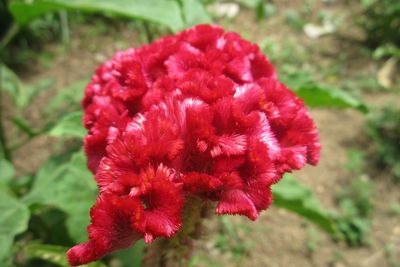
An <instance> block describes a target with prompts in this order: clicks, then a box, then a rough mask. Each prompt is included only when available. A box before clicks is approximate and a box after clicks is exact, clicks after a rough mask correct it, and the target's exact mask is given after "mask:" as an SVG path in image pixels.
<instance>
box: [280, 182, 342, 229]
mask: <svg viewBox="0 0 400 267" xmlns="http://www.w3.org/2000/svg"><path fill="white" fill-rule="evenodd" d="M272 192H273V196H274V205H276V206H278V207H281V208H284V209H287V210H290V211H292V212H294V213H297V214H299V215H300V216H302V217H304V218H305V219H307V220H309V221H310V222H312V223H315V224H317V225H318V226H320V227H321V228H322V229H324V230H325V231H327V232H328V233H330V234H335V233H336V228H335V225H334V221H333V219H332V217H331V215H330V214H329V213H327V212H324V211H323V210H321V208H320V206H319V203H318V200H317V199H316V198H315V196H314V195H313V193H312V191H311V190H310V189H308V188H307V187H305V186H304V185H302V184H300V183H299V182H298V181H296V180H295V179H294V178H293V177H292V176H290V175H285V176H284V177H283V178H282V180H281V181H280V182H279V183H277V184H276V185H273V186H272Z"/></svg>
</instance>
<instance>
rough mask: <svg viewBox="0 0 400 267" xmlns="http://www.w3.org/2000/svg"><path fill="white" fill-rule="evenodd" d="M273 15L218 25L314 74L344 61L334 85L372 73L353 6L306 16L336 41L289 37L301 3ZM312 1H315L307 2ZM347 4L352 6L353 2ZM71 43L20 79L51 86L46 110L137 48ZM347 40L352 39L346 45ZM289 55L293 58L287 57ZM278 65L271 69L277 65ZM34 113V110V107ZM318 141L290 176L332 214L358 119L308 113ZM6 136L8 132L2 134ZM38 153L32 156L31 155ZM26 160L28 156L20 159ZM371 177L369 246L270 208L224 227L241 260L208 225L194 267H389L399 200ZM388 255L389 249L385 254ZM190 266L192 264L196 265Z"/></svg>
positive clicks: (328, 7)
mask: <svg viewBox="0 0 400 267" xmlns="http://www.w3.org/2000/svg"><path fill="white" fill-rule="evenodd" d="M275 2H276V3H277V5H276V6H277V10H278V11H277V12H278V14H277V15H275V16H273V17H272V18H271V19H268V20H266V21H265V22H261V23H258V24H256V21H255V18H254V15H253V13H252V12H251V11H248V10H242V11H241V13H240V14H239V16H238V17H236V18H235V19H233V20H232V21H222V22H221V24H222V25H224V26H225V27H226V28H227V29H228V30H235V31H238V32H239V33H241V34H242V35H243V36H245V37H246V38H248V39H250V40H252V41H261V40H263V39H264V37H268V40H270V41H271V42H274V43H277V44H280V43H283V42H284V41H285V40H286V39H287V38H294V39H295V40H297V45H298V46H303V47H305V49H306V50H307V51H311V52H310V53H308V58H307V61H306V62H304V64H305V65H304V67H305V68H306V67H307V64H308V65H312V66H313V67H314V68H317V69H319V68H320V69H321V71H322V70H323V69H324V68H327V67H330V66H332V65H333V64H335V62H336V61H335V60H337V56H338V55H339V54H342V53H343V54H345V55H346V59H345V60H344V63H343V64H342V67H343V68H344V70H342V72H341V73H342V75H343V76H339V77H336V78H335V79H337V80H340V79H344V78H346V79H349V78H350V79H351V78H352V77H358V75H360V74H365V73H370V72H374V71H376V69H377V68H378V67H379V66H377V64H376V63H374V62H372V61H369V60H368V59H366V58H365V57H361V56H360V50H361V48H360V46H358V44H357V41H358V39H359V38H361V37H360V36H361V35H360V34H359V33H358V32H357V31H354V32H353V29H352V28H351V27H349V28H346V21H349V20H350V21H351V20H352V16H354V14H356V13H357V7H354V9H352V8H350V9H349V8H348V7H349V6H350V7H351V4H349V3H347V2H352V1H339V0H337V1H326V2H327V4H323V3H322V2H324V1H318V3H317V4H314V5H313V6H312V7H313V8H314V9H313V10H312V11H311V12H310V14H309V17H310V18H311V19H315V20H316V19H317V17H318V12H320V11H321V10H322V9H323V10H325V11H328V12H331V13H332V14H340V15H341V16H343V21H344V22H342V24H341V25H342V26H341V27H340V29H339V30H340V34H336V35H332V36H326V37H321V38H320V39H317V40H310V39H308V38H307V37H306V36H305V35H304V33H303V32H301V31H294V30H293V29H291V28H290V27H289V26H287V25H286V24H285V21H284V20H285V18H284V15H281V14H284V12H285V11H286V10H288V9H294V10H297V9H300V8H301V7H302V5H303V4H304V1H299V0H296V1H289V0H286V1H275ZM314 2H315V1H314ZM353 2H354V1H353ZM72 34H73V36H72V38H71V39H72V43H71V45H70V47H69V48H68V50H67V51H66V52H60V51H59V47H58V46H56V45H48V46H47V47H46V48H45V50H47V51H49V52H53V53H54V54H55V55H56V56H55V57H54V59H53V60H52V61H51V63H50V64H49V65H48V66H40V65H38V66H37V68H32V69H29V71H27V72H26V73H23V76H24V80H25V81H26V82H27V83H30V82H35V81H38V80H40V79H43V78H49V77H51V78H54V79H55V86H54V88H55V90H51V91H47V92H45V93H44V94H43V95H41V96H40V97H39V98H38V99H37V100H36V101H37V103H36V104H41V105H43V104H46V102H47V101H49V100H48V99H49V97H50V96H51V95H53V94H55V92H56V91H57V90H60V89H61V88H63V87H64V86H66V85H69V84H71V83H72V82H73V81H77V80H80V79H82V78H85V77H86V76H87V75H88V74H90V73H93V72H94V69H95V67H96V66H97V65H98V64H100V63H101V62H103V61H104V60H106V59H107V58H109V57H110V56H111V55H112V54H113V52H115V51H117V50H121V49H123V48H126V47H128V46H131V45H132V43H133V46H135V45H137V43H138V38H137V33H136V32H135V31H134V30H132V29H130V30H129V29H119V30H118V31H115V32H111V33H108V34H99V33H96V32H95V33H93V32H92V29H91V27H88V28H81V29H79V30H77V29H74V28H72ZM348 36H352V37H354V40H350V41H349V40H348ZM295 52H296V51H294V53H295ZM281 63H282V62H278V63H277V64H276V65H277V66H278V73H279V66H280V65H281ZM362 98H363V99H364V100H365V101H366V103H368V104H369V105H371V106H372V107H379V106H383V105H385V104H387V103H397V104H398V103H400V95H399V93H398V92H397V93H396V92H393V91H390V92H377V93H373V94H371V93H368V94H366V93H365V94H362ZM32 106H35V103H34V105H32ZM311 113H312V116H313V118H314V119H315V122H316V124H317V127H318V129H319V132H320V135H321V142H322V155H321V161H320V163H319V165H318V166H317V167H306V168H305V169H304V170H302V171H299V172H296V173H295V174H294V176H295V177H296V178H297V179H299V180H300V181H301V182H302V183H304V184H306V185H307V186H309V187H310V188H312V190H313V191H314V192H315V194H316V196H317V198H318V200H319V201H320V202H321V206H322V207H325V208H328V209H330V210H331V209H336V208H337V207H336V203H335V196H336V194H337V193H338V192H339V191H340V190H341V188H343V187H346V186H348V185H349V184H350V181H351V179H352V178H354V177H352V176H351V174H349V172H348V171H346V170H345V168H344V167H343V166H344V165H345V163H346V162H347V151H348V149H349V148H352V147H356V148H357V147H358V148H360V147H361V148H365V149H368V147H369V146H370V145H371V144H370V143H369V141H368V139H367V138H366V129H365V118H366V116H365V115H363V114H361V113H360V112H358V111H354V110H333V109H313V110H311ZM26 116H27V118H28V120H29V121H37V122H40V120H41V119H40V116H41V115H40V112H38V111H36V110H35V109H33V108H31V109H28V111H27V112H26ZM8 134H9V135H10V136H11V135H13V134H14V133H13V132H9V133H8ZM54 143H55V141H54V140H53V139H51V138H49V137H40V138H38V139H36V140H34V141H32V142H31V143H29V144H28V145H27V146H25V147H24V148H23V149H20V150H18V151H17V152H16V154H15V163H16V165H17V169H18V171H19V172H20V173H28V172H31V171H33V170H35V169H37V168H38V167H39V166H40V165H41V164H42V163H43V162H44V161H45V160H46V159H47V158H48V157H49V155H51V153H52V152H53V151H54V149H55V148H54ZM37 151H40V153H37ZM31 154H34V155H35V157H28V156H26V155H31ZM374 173H378V175H377V176H375V175H374V177H371V175H370V179H371V180H373V186H374V195H373V203H374V204H375V209H374V212H373V215H372V228H371V231H370V238H369V239H370V241H369V244H368V245H366V246H363V247H357V248H349V247H348V246H346V244H344V243H340V242H339V243H337V242H334V241H333V240H332V239H331V238H330V237H329V236H328V235H327V234H325V233H324V232H322V231H320V230H318V229H317V228H316V227H315V226H313V225H310V224H309V223H307V222H306V221H305V220H304V219H302V218H300V217H298V216H297V215H294V214H292V213H289V212H287V211H285V210H282V209H278V208H275V207H271V208H270V209H269V210H268V211H266V212H263V213H262V215H261V216H260V218H259V219H258V221H256V222H251V221H249V220H247V219H246V218H242V217H232V218H231V219H230V220H231V221H232V222H233V223H234V224H235V225H236V226H238V229H239V230H238V235H239V238H240V240H242V241H243V244H244V245H245V246H248V247H247V249H245V255H244V256H242V257H241V258H240V259H238V258H237V257H234V255H233V254H232V252H231V251H225V252H224V251H221V250H219V249H217V248H216V247H215V243H216V240H215V238H216V233H217V232H218V230H219V228H218V227H219V226H218V225H219V223H218V220H217V218H214V219H213V220H212V221H211V222H209V223H208V224H209V227H210V229H212V231H214V232H212V233H210V234H209V236H208V239H207V240H204V241H201V242H199V243H198V244H197V245H198V247H199V253H198V256H199V257H206V258H208V260H207V262H209V263H205V262H204V261H199V263H198V266H210V264H211V263H210V262H212V264H213V265H214V266H248V267H261V266H267V267H286V266H298V267H303V266H304V267H306V266H334V267H346V266H348V267H350V266H351V267H352V266H354V267H358V266H360V267H373V266H379V267H394V266H399V264H400V218H399V217H398V216H397V217H396V216H393V215H392V214H391V213H390V209H389V203H393V202H396V201H397V202H398V203H399V201H400V193H399V192H400V191H399V189H400V186H399V185H395V184H394V183H393V182H392V181H391V180H390V179H388V177H387V174H386V173H385V172H383V171H382V172H379V171H378V172H374ZM309 242H314V243H315V249H313V250H312V251H311V250H310V249H309V246H308V245H307V243H309ZM388 248H390V249H388ZM196 266H197V265H196Z"/></svg>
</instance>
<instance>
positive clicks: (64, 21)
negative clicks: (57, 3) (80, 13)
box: [58, 11, 70, 46]
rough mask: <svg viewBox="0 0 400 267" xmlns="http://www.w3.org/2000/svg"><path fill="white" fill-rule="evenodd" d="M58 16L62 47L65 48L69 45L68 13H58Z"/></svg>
mask: <svg viewBox="0 0 400 267" xmlns="http://www.w3.org/2000/svg"><path fill="white" fill-rule="evenodd" d="M58 15H59V17H60V25H61V40H62V42H63V44H64V46H67V45H69V43H70V31H69V25H68V13H67V12H66V11H60V12H59V13H58Z"/></svg>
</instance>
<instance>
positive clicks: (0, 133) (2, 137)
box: [0, 67, 12, 162]
mask: <svg viewBox="0 0 400 267" xmlns="http://www.w3.org/2000/svg"><path fill="white" fill-rule="evenodd" d="M2 81H3V73H2V68H1V67H0V148H1V152H2V154H3V155H2V156H3V157H4V158H5V159H6V160H8V161H10V162H11V161H12V155H11V150H10V149H9V148H8V145H7V137H6V133H5V131H4V125H3V108H2V107H3V105H2V103H3V94H2V86H3V83H2Z"/></svg>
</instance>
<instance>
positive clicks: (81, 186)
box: [24, 151, 98, 242]
mask: <svg viewBox="0 0 400 267" xmlns="http://www.w3.org/2000/svg"><path fill="white" fill-rule="evenodd" d="M49 188H51V190H48V189H49ZM97 194H98V191H97V186H96V183H95V182H94V180H93V175H92V174H91V173H90V172H89V170H88V169H87V167H86V158H85V156H84V153H83V151H79V152H76V153H75V154H73V156H72V157H71V159H70V161H68V162H67V163H64V164H61V165H60V164H59V163H58V162H57V161H56V160H49V161H48V162H47V163H46V164H45V165H44V166H43V167H42V168H41V169H40V171H39V173H38V175H37V177H36V179H35V183H34V185H33V188H32V190H31V192H29V194H28V195H26V196H25V198H24V201H25V202H26V203H28V204H30V205H33V204H44V205H50V206H55V207H57V208H59V209H61V210H62V211H64V212H65V213H66V214H67V215H68V218H67V221H66V225H67V228H68V231H69V234H70V236H71V237H72V238H73V239H74V240H75V241H77V242H83V241H85V240H86V235H87V234H86V227H85V226H86V225H88V224H89V223H90V218H89V210H90V207H91V206H92V205H93V204H94V202H95V200H96V196H97Z"/></svg>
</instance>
